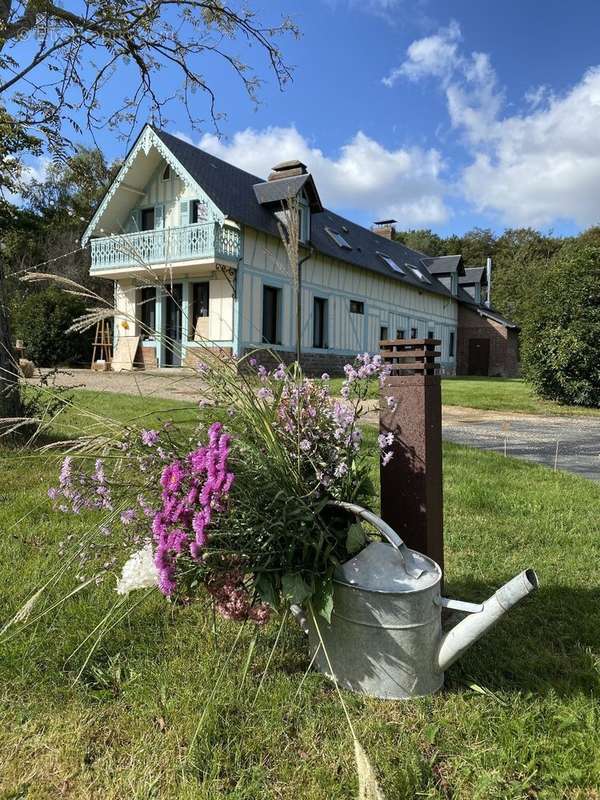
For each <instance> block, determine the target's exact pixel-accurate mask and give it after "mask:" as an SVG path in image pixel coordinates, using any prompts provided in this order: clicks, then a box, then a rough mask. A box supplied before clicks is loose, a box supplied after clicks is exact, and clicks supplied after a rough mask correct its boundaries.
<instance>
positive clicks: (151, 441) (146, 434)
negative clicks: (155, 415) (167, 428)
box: [142, 430, 160, 447]
mask: <svg viewBox="0 0 600 800" xmlns="http://www.w3.org/2000/svg"><path fill="white" fill-rule="evenodd" d="M159 436H160V434H159V433H158V431H153V430H148V431H142V444H145V445H146V447H152V446H153V445H155V444H156V443H157V442H158V439H159Z"/></svg>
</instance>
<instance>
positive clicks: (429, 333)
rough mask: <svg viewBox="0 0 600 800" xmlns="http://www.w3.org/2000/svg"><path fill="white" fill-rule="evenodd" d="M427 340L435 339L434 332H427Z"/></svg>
mask: <svg viewBox="0 0 600 800" xmlns="http://www.w3.org/2000/svg"><path fill="white" fill-rule="evenodd" d="M427 338H428V339H435V331H427Z"/></svg>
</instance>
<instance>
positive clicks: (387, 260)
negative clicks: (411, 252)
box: [377, 250, 406, 275]
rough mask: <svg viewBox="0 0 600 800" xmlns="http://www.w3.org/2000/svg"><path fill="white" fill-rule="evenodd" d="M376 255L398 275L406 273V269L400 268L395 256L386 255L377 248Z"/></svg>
mask: <svg viewBox="0 0 600 800" xmlns="http://www.w3.org/2000/svg"><path fill="white" fill-rule="evenodd" d="M377 255H378V256H379V258H380V259H381V260H382V261H383V262H384V264H386V265H387V266H388V267H389V268H390V269H391V270H393V271H394V272H397V273H398V274H399V275H406V270H405V269H402V267H401V266H400V264H398V262H397V261H396V259H395V258H393V257H392V256H388V254H387V253H382V252H381V251H379V250H377Z"/></svg>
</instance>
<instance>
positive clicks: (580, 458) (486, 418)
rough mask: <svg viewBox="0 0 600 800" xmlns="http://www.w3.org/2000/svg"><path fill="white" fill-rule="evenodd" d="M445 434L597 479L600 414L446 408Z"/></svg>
mask: <svg viewBox="0 0 600 800" xmlns="http://www.w3.org/2000/svg"><path fill="white" fill-rule="evenodd" d="M442 428H443V437H444V439H446V440H448V441H450V442H457V443H458V444H466V445H471V446H472V447H478V448H480V449H482V450H495V451H496V452H500V453H504V451H505V447H506V453H507V455H509V456H514V457H517V458H524V459H526V460H528V461H536V462H538V463H539V464H544V465H545V466H547V467H551V468H554V467H555V465H556V467H557V468H558V469H561V470H567V471H568V472H574V473H575V474H576V475H582V476H583V477H584V478H589V479H590V480H595V481H600V417H547V416H537V415H533V414H500V413H491V412H485V411H474V410H473V409H468V408H457V407H451V406H445V407H444V415H443V423H442Z"/></svg>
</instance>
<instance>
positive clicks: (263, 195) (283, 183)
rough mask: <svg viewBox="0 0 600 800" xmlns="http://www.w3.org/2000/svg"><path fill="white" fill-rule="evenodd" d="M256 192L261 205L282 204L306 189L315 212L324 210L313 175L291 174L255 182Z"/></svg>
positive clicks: (311, 208) (312, 209) (311, 207)
mask: <svg viewBox="0 0 600 800" xmlns="http://www.w3.org/2000/svg"><path fill="white" fill-rule="evenodd" d="M253 188H254V194H255V195H256V199H257V201H258V202H259V203H260V205H261V206H269V205H273V204H279V205H280V204H281V203H283V202H285V201H286V200H287V199H288V198H289V197H296V196H297V195H298V193H299V192H301V191H302V190H304V191H305V192H306V197H307V198H308V202H309V205H310V210H311V211H312V212H313V214H318V213H319V212H320V211H323V206H322V204H321V199H320V198H319V193H318V192H317V187H316V185H315V182H314V180H313V177H312V175H310V174H306V175H291V176H290V177H287V178H278V179H276V180H271V181H262V182H261V183H256V184H254V187H253Z"/></svg>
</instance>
